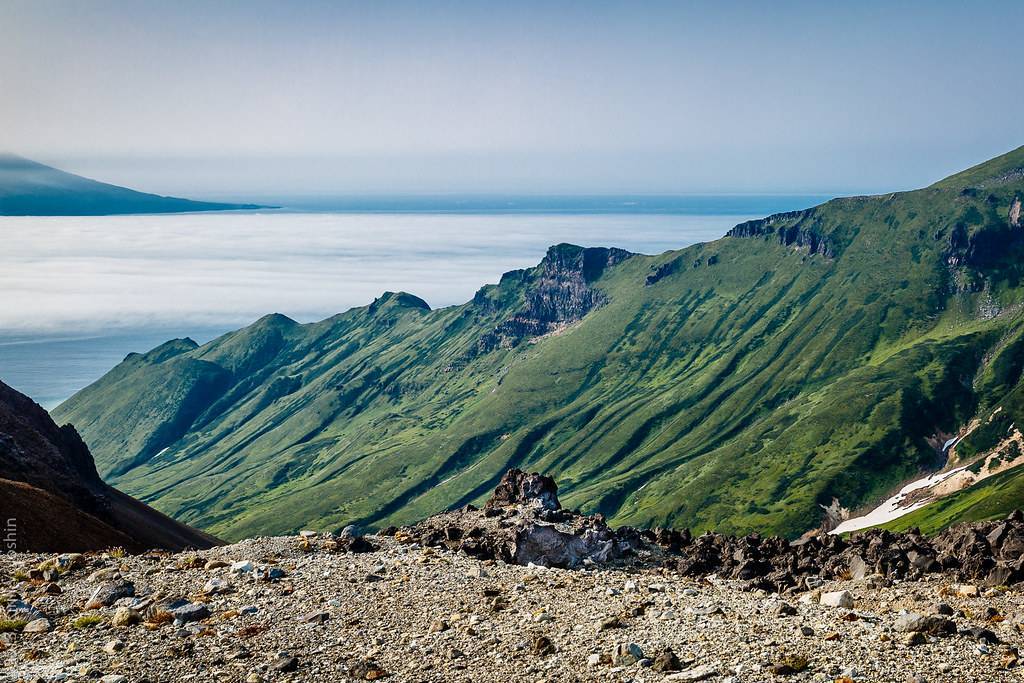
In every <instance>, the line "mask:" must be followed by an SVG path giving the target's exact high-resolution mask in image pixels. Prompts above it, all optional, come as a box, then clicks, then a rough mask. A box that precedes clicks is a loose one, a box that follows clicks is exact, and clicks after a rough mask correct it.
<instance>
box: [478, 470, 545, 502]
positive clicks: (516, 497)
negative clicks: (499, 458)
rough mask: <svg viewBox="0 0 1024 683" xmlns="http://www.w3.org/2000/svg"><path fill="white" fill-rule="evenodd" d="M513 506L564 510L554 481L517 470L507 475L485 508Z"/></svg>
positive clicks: (540, 475)
mask: <svg viewBox="0 0 1024 683" xmlns="http://www.w3.org/2000/svg"><path fill="white" fill-rule="evenodd" d="M512 505H536V506H539V507H542V508H544V509H546V510H560V509H561V508H562V505H561V504H560V503H559V502H558V486H557V485H556V484H555V480H554V479H552V478H551V477H545V476H544V475H543V474H537V473H536V472H534V473H533V474H527V473H526V472H523V471H522V470H517V469H511V470H509V471H508V472H506V473H505V475H504V476H503V477H502V478H501V481H500V482H498V486H497V488H495V489H494V493H493V494H492V495H491V497H490V498H489V499H488V501H487V503H486V504H485V505H484V507H486V508H503V507H509V506H512Z"/></svg>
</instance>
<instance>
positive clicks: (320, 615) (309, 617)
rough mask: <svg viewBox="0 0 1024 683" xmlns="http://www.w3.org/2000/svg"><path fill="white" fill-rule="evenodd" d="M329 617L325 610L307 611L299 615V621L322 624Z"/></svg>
mask: <svg viewBox="0 0 1024 683" xmlns="http://www.w3.org/2000/svg"><path fill="white" fill-rule="evenodd" d="M330 618H331V615H330V614H328V613H327V612H309V613H308V614H303V615H302V616H301V617H299V621H300V622H302V623H304V624H322V623H324V622H325V621H327V620H328V619H330Z"/></svg>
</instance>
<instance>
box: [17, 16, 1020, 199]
mask: <svg viewBox="0 0 1024 683" xmlns="http://www.w3.org/2000/svg"><path fill="white" fill-rule="evenodd" d="M1022 25H1024V3H1021V2H1018V1H1015V2H979V3H962V2H955V3H954V2H928V3H916V2H900V3H890V2H870V1H865V2H856V3H836V2H728V1H723V2H692V3H686V2H657V1H650V2H640V3H637V2H600V1H598V0H589V1H581V2H558V1H554V0H552V1H548V0H544V1H539V0H538V1H532V0H523V1H521V2H447V1H444V0H439V1H437V2H419V1H413V2H388V1H386V0H381V1H366V2H340V1H339V2H324V3H318V2H304V3H292V2H262V1H259V0H254V1H252V2H244V3H243V2H228V1H222V2H193V1H190V0H175V2H146V1H133V2H107V1H104V0H90V2H77V1H67V2H62V1H59V0H45V1H42V2H40V1H39V0H24V1H23V0H0V149H6V150H7V151H11V152H15V153H18V154H21V155H24V156H28V157H31V158H35V159H38V160H41V161H44V162H46V163H52V164H55V165H60V166H62V167H63V168H66V169H67V170H70V171H73V172H78V173H83V174H86V175H90V176H93V177H98V178H100V179H103V180H108V181H112V182H117V183H121V184H127V185H131V186H134V187H138V188H140V189H144V190H150V191H159V192H163V193H176V194H186V195H190V196H196V197H235V198H238V199H245V198H248V197H256V198H258V197H263V196H286V195H315V194H335V195H342V194H364V193H366V194H380V193H384V194H387V193H487V192H507V193H707V192H836V191H851V190H853V191H884V190H889V189H904V188H911V187H916V186H921V185H925V184H928V183H930V182H932V181H934V180H936V179H938V178H939V177H942V176H944V175H946V174H948V173H951V172H954V171H956V170H959V169H961V168H963V167H965V166H969V165H971V164H973V163H976V162H978V161H981V160H984V159H986V158H988V157H991V156H994V155H996V154H999V153H1001V152H1004V151H1007V150H1009V149H1012V148H1014V147H1016V146H1019V145H1021V144H1024V117H1022V116H1021V111H1024V106H1022V105H1024V86H1022V84H1021V81H1020V65H1021V57H1020V47H1019V45H1020V42H1019V40H1020V39H1019V35H1020V26H1022Z"/></svg>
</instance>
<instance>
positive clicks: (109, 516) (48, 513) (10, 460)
mask: <svg viewBox="0 0 1024 683" xmlns="http://www.w3.org/2000/svg"><path fill="white" fill-rule="evenodd" d="M0 519H2V520H4V521H5V522H6V523H7V525H8V527H12V528H13V529H14V532H13V533H14V535H15V543H16V545H17V549H18V550H32V551H71V550H76V551H79V550H99V549H103V548H108V547H114V546H120V547H125V548H127V549H129V550H136V551H138V550H145V549H148V548H167V549H172V550H180V549H182V548H185V547H200V548H205V547H209V546H211V545H213V544H215V543H216V542H217V541H216V539H214V538H213V537H211V536H208V535H206V534H203V533H201V532H198V531H195V530H194V529H190V528H188V527H186V526H184V525H182V524H178V523H177V522H175V521H174V520H172V519H170V518H168V517H166V516H165V515H162V514H161V513H159V512H157V511H156V510H153V509H151V508H149V507H147V506H145V505H143V504H142V503H139V502H138V501H136V500H134V499H132V498H129V497H128V496H125V495H124V494H122V493H120V492H119V491H116V490H115V489H113V488H111V487H109V486H107V485H106V484H104V483H103V481H102V480H101V479H100V477H99V475H98V474H97V472H96V465H95V463H94V462H93V459H92V455H91V454H90V453H89V449H88V448H87V447H86V445H85V443H84V442H83V441H82V439H81V437H79V435H78V432H77V431H75V428H74V427H72V426H71V425H64V426H62V427H58V426H57V425H56V424H55V423H54V422H53V420H52V419H50V416H49V415H48V414H47V413H46V411H45V410H43V409H42V408H41V407H40V406H38V405H37V404H36V403H34V402H33V401H32V400H31V399H29V398H28V397H27V396H24V395H22V394H19V393H18V392H16V391H14V390H13V389H11V388H10V387H8V386H7V385H6V384H3V383H2V382H0ZM12 520H13V521H12Z"/></svg>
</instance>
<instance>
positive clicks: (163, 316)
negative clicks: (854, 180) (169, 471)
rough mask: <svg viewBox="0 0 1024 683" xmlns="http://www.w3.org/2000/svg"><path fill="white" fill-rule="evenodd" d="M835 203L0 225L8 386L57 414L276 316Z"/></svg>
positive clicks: (345, 209)
mask: <svg viewBox="0 0 1024 683" xmlns="http://www.w3.org/2000/svg"><path fill="white" fill-rule="evenodd" d="M823 199H824V198H823V197H820V196H806V195H803V196H715V197H707V196H704V197H697V196H694V197H676V198H642V197H641V198H614V199H610V198H607V197H593V198H576V199H574V200H570V199H567V198H563V199H557V198H549V199H548V200H546V201H540V200H525V199H516V200H513V199H503V200H500V201H498V200H493V199H492V200H487V201H484V200H480V199H462V200H460V199H457V198H448V199H446V200H444V201H440V200H424V199H415V200H413V199H406V200H401V199H392V200H386V201H385V200H358V201H357V200H352V201H350V202H348V203H346V204H344V205H339V204H338V203H335V204H334V207H335V208H334V210H331V206H330V205H329V204H325V205H324V206H322V207H317V208H322V209H323V210H321V211H316V212H312V211H311V212H304V213H296V212H256V213H210V214H185V215H145V216H102V217H5V218H0V231H2V233H3V234H4V236H5V244H4V248H3V250H2V251H0V291H2V292H3V293H4V295H3V296H4V304H3V306H0V380H3V381H4V382H7V383H8V384H10V385H12V386H13V387H15V388H16V389H18V390H20V391H23V392H25V393H27V394H28V395H29V396H32V397H33V398H34V399H36V400H37V401H39V402H40V403H42V404H43V405H45V406H47V407H53V406H55V405H56V404H58V403H59V402H60V401H62V400H64V399H65V398H67V397H68V396H70V395H71V394H72V393H74V392H75V391H77V390H78V389H80V388H82V387H83V386H85V385H86V384H88V383H89V382H92V381H94V380H95V379H97V378H98V377H100V376H101V375H102V374H103V373H104V372H106V371H107V370H109V369H110V368H111V367H113V365H114V364H116V363H117V362H119V361H120V360H121V359H122V358H123V357H124V356H125V355H126V354H127V353H129V352H131V351H137V352H142V351H146V350H148V349H150V348H152V347H153V346H155V345H156V344H159V343H161V342H162V341H165V340H166V339H170V338H172V337H177V336H186V335H188V336H192V337H193V338H194V339H196V341H199V342H200V343H201V342H204V341H207V340H209V339H211V338H213V337H214V336H216V335H217V334H220V333H223V332H226V331H228V330H231V329H235V328H237V327H239V326H241V325H244V324H247V323H249V322H251V321H252V320H255V319H256V318H258V317H260V316H262V315H264V314H267V313H271V312H279V313H284V314H286V315H288V316H290V317H292V318H295V319H296V320H299V321H302V322H308V321H312V320H319V319H322V318H325V317H328V316H330V315H333V314H335V313H338V312H341V311H344V310H347V309H349V308H351V307H353V306H361V305H365V304H368V303H370V302H371V301H372V300H373V299H374V298H375V297H377V296H379V295H380V294H381V293H382V292H384V291H388V290H391V291H408V292H411V293H413V294H416V295H418V296H420V297H422V298H423V299H425V300H426V301H427V302H428V303H429V304H430V305H431V306H432V307H434V308H437V307H441V306H449V305H453V304H459V303H463V302H465V301H468V300H469V299H470V298H471V297H472V296H473V293H474V292H475V291H476V290H477V289H478V288H479V287H480V286H481V285H484V284H486V283H494V282H497V281H498V279H499V277H500V276H501V274H502V273H503V272H505V271H508V270H512V269H515V268H524V267H530V266H533V265H536V264H537V262H538V261H540V259H541V258H542V257H543V256H544V253H545V251H546V249H547V247H548V246H550V245H552V244H556V243H559V242H571V243H576V244H582V245H586V246H617V247H621V248H624V249H628V250H630V251H637V252H643V253H659V252H662V251H665V250H668V249H677V248H680V247H684V246H686V245H689V244H693V243H695V242H703V241H709V240H713V239H717V238H719V237H721V236H722V235H723V234H724V233H725V232H726V231H727V230H728V229H729V228H730V227H732V226H733V225H735V224H736V223H737V222H740V221H742V220H746V219H749V218H752V217H759V216H763V215H766V214H768V213H772V212H776V211H783V210H790V209H796V208H803V207H806V206H810V205H813V204H816V203H820V202H821V201H823ZM389 207H394V208H393V211H396V212H389V211H388V209H389Z"/></svg>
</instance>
